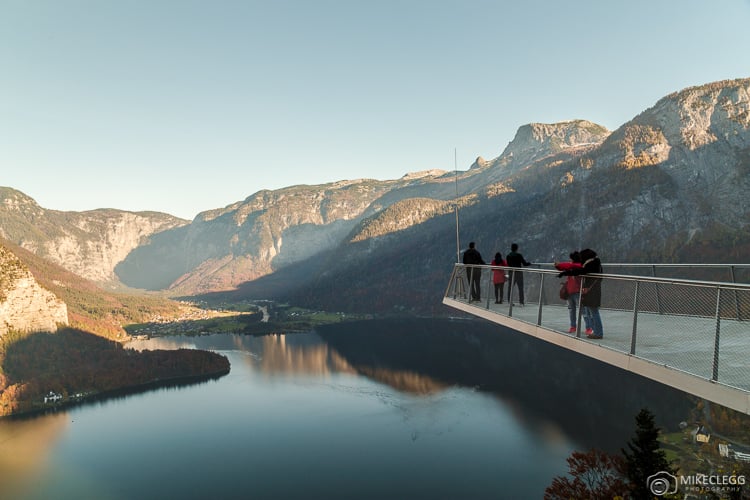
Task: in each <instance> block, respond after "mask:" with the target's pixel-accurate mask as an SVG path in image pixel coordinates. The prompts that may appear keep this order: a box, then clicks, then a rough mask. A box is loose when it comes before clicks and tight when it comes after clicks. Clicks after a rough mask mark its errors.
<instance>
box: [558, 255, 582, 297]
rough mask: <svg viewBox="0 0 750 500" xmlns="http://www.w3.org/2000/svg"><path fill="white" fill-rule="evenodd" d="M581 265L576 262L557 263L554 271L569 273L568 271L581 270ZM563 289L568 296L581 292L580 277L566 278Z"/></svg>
mask: <svg viewBox="0 0 750 500" xmlns="http://www.w3.org/2000/svg"><path fill="white" fill-rule="evenodd" d="M582 268H583V265H582V264H580V263H578V262H558V263H557V264H555V269H557V270H558V271H569V270H570V269H582ZM565 289H566V290H567V291H568V294H569V295H573V294H576V293H578V292H579V291H580V290H581V277H580V276H568V281H567V282H566V283H565Z"/></svg>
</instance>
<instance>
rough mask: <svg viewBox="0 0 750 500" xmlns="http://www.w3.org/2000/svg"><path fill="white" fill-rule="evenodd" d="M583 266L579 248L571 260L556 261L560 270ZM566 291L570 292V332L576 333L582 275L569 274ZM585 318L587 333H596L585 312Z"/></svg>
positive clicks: (571, 256)
mask: <svg viewBox="0 0 750 500" xmlns="http://www.w3.org/2000/svg"><path fill="white" fill-rule="evenodd" d="M581 268H583V264H582V263H581V254H580V253H579V252H578V250H575V251H574V252H572V253H571V254H570V262H555V269H557V270H558V271H568V270H570V269H581ZM565 291H566V292H567V294H568V298H567V301H568V313H569V315H570V329H569V330H568V333H575V332H576V330H577V329H578V327H577V325H578V300H579V299H580V297H581V277H580V276H568V279H567V280H566V281H565ZM583 319H584V321H585V322H586V335H590V334H592V333H594V330H593V329H592V328H591V324H590V323H589V317H588V316H586V315H585V314H584V315H583Z"/></svg>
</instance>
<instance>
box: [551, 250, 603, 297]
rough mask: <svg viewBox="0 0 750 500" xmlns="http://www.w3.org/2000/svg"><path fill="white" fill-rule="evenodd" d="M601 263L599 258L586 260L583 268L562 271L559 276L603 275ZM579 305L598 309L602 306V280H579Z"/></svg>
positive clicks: (590, 278) (591, 278)
mask: <svg viewBox="0 0 750 500" xmlns="http://www.w3.org/2000/svg"><path fill="white" fill-rule="evenodd" d="M603 273H604V268H602V261H600V260H599V257H594V258H591V259H588V260H587V261H586V262H584V263H583V267H580V268H573V269H569V270H567V271H563V272H561V273H560V274H559V276H580V275H586V274H603ZM581 292H582V293H583V296H582V298H581V305H582V306H586V307H600V306H601V305H602V279H601V278H593V277H585V276H584V278H583V280H581Z"/></svg>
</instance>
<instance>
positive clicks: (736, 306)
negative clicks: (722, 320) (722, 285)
mask: <svg viewBox="0 0 750 500" xmlns="http://www.w3.org/2000/svg"><path fill="white" fill-rule="evenodd" d="M729 274H730V275H731V277H732V283H737V280H736V278H735V276H734V266H729ZM734 313H735V314H736V317H737V321H742V314H741V313H740V297H739V292H738V291H737V290H735V291H734Z"/></svg>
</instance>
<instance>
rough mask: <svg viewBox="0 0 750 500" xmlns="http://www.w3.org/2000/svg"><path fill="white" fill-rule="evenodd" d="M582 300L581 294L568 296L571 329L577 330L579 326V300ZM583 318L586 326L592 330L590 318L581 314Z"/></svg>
mask: <svg viewBox="0 0 750 500" xmlns="http://www.w3.org/2000/svg"><path fill="white" fill-rule="evenodd" d="M580 298H581V295H580V294H579V293H577V292H576V293H572V294H570V295H568V314H569V315H570V327H571V328H575V327H576V325H577V324H578V299H580ZM581 315H582V316H583V322H584V323H585V324H586V328H587V329H588V328H591V320H589V317H588V316H586V315H585V314H583V312H582V313H581Z"/></svg>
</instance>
